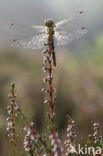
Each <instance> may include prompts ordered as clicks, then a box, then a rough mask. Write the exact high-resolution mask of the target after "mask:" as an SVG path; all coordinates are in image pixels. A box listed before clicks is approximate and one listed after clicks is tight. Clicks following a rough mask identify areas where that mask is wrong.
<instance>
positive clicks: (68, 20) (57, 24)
mask: <svg viewBox="0 0 103 156" xmlns="http://www.w3.org/2000/svg"><path fill="white" fill-rule="evenodd" d="M82 14H83V11H80V12H77V13H76V14H74V15H72V16H71V17H69V18H68V19H65V20H62V21H60V22H57V23H56V30H58V29H59V28H61V27H63V26H64V25H66V24H67V23H69V22H71V21H72V20H74V19H75V18H76V17H78V16H79V15H82Z"/></svg>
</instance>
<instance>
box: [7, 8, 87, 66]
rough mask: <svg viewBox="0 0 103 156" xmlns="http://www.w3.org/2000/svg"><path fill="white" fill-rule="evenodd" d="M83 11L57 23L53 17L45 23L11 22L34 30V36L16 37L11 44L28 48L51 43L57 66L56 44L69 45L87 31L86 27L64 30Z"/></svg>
mask: <svg viewBox="0 0 103 156" xmlns="http://www.w3.org/2000/svg"><path fill="white" fill-rule="evenodd" d="M83 13H84V12H83V11H79V12H77V13H76V14H74V15H73V16H71V17H70V18H68V19H65V20H62V21H60V22H57V23H56V24H55V23H54V21H53V20H52V19H47V20H46V21H45V24H44V25H30V26H27V25H22V24H15V23H11V24H10V26H11V27H14V28H23V29H25V28H26V29H28V30H33V34H32V36H27V37H24V38H18V39H14V40H13V42H12V43H11V45H12V46H14V47H20V48H28V49H42V48H43V47H44V45H49V50H51V53H52V59H53V64H54V66H56V56H55V47H54V45H58V46H59V45H62V46H63V45H67V44H69V43H70V42H72V41H73V40H75V39H78V38H80V37H82V36H83V35H84V34H86V33H87V30H86V28H85V27H81V28H76V29H71V30H63V27H64V26H66V25H67V24H68V23H69V22H70V21H72V20H73V19H75V18H76V17H77V16H79V15H82V14H83Z"/></svg>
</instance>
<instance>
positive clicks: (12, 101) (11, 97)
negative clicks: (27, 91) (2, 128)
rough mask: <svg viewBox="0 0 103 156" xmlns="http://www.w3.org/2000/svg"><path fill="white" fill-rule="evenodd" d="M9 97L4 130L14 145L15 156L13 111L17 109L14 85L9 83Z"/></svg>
mask: <svg viewBox="0 0 103 156" xmlns="http://www.w3.org/2000/svg"><path fill="white" fill-rule="evenodd" d="M10 91H11V93H10V95H9V100H10V106H8V107H7V109H8V115H9V116H8V117H7V119H6V120H7V121H8V124H7V125H8V127H7V128H6V130H7V131H8V136H9V137H10V138H11V142H12V143H13V144H14V148H15V152H16V154H17V153H18V149H17V139H16V138H17V136H16V131H15V119H14V116H15V110H17V109H19V107H18V106H17V104H16V101H15V98H16V94H15V83H14V82H13V83H11V87H10Z"/></svg>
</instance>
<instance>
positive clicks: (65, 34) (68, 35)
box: [55, 27, 87, 45]
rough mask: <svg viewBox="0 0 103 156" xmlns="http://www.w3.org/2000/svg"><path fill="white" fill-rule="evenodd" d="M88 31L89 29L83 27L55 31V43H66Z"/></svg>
mask: <svg viewBox="0 0 103 156" xmlns="http://www.w3.org/2000/svg"><path fill="white" fill-rule="evenodd" d="M86 33H87V30H86V29H85V28H84V27H82V28H80V29H75V30H71V31H57V32H56V33H55V44H56V45H66V44H69V43H70V42H72V41H73V40H75V39H78V38H80V37H82V36H83V35H84V34H86Z"/></svg>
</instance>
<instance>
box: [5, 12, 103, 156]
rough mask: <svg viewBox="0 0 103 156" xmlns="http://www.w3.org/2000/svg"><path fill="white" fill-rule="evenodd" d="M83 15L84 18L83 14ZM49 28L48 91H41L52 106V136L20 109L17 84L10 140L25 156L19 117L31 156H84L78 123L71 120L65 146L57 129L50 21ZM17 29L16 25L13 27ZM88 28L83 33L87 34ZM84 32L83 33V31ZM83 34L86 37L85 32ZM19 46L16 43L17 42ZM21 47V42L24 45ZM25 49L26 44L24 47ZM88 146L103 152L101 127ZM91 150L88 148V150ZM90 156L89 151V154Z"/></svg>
mask: <svg viewBox="0 0 103 156" xmlns="http://www.w3.org/2000/svg"><path fill="white" fill-rule="evenodd" d="M79 14H82V12H80V13H79ZM45 25H46V26H47V34H48V42H47V43H45V46H48V48H47V49H46V50H44V51H43V56H44V57H43V63H44V64H45V66H43V67H42V70H43V71H44V72H45V73H47V75H46V77H45V78H43V82H44V83H45V84H46V85H45V86H46V88H42V89H41V91H42V92H43V93H44V94H45V99H44V104H48V105H49V113H48V120H49V125H48V131H49V133H48V134H45V133H42V134H40V133H39V132H38V130H37V129H36V127H35V123H33V122H30V121H28V119H27V118H26V116H25V115H24V113H23V111H22V110H21V108H20V106H19V105H18V104H17V103H16V94H15V83H12V84H11V87H10V91H11V93H10V96H9V99H10V106H9V107H8V115H9V117H8V118H7V121H8V127H7V131H8V136H9V137H10V142H11V143H12V144H13V146H14V150H13V153H12V155H14V156H19V155H25V154H23V153H22V151H21V152H20V151H19V150H18V144H19V140H18V135H17V134H16V132H17V130H16V122H15V118H16V116H18V117H22V119H23V121H24V123H25V126H24V131H25V136H24V141H23V146H24V150H25V151H26V152H27V153H28V155H30V156H37V155H38V156H71V155H76V154H81V155H83V154H84V153H83V151H81V153H78V152H79V151H77V148H76V146H77V144H76V130H75V121H74V120H73V119H72V118H71V117H68V126H67V134H66V135H67V137H66V140H65V141H63V142H62V140H61V137H60V136H59V130H58V129H57V126H56V118H55V112H54V107H55V105H56V95H55V94H56V89H55V88H54V86H53V80H54V77H53V74H52V72H53V69H54V67H56V56H55V49H54V42H53V35H54V27H55V25H54V23H53V21H52V20H48V21H46V23H45ZM12 26H14V24H12ZM84 29H85V28H84V27H82V30H83V31H84ZM80 32H81V31H80ZM83 33H86V31H85V32H83ZM14 42H16V40H14ZM20 43H21V42H20ZM23 45H24V44H23ZM88 145H92V148H93V149H94V151H96V150H97V148H98V146H99V147H100V148H101V149H102V136H101V133H100V126H99V123H95V124H94V132H93V134H92V135H88ZM85 147H87V146H85ZM85 152H86V154H88V153H87V149H86V150H85ZM90 154H91V155H102V153H96V154H95V153H94V152H93V151H91V153H90Z"/></svg>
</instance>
